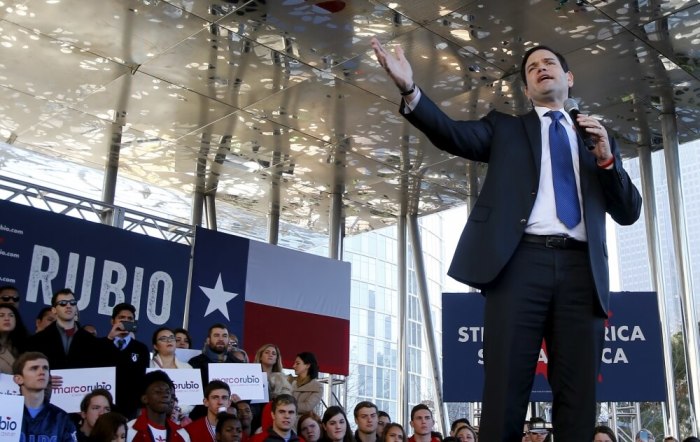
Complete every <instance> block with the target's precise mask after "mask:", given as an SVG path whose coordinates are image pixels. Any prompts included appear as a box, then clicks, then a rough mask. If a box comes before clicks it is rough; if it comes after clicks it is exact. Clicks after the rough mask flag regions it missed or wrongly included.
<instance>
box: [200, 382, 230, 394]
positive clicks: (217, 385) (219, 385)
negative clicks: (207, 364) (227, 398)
mask: <svg viewBox="0 0 700 442" xmlns="http://www.w3.org/2000/svg"><path fill="white" fill-rule="evenodd" d="M214 390H226V391H228V394H229V395H230V394H231V387H229V385H228V384H227V383H226V382H224V381H220V380H218V379H214V380H213V381H209V383H208V384H207V386H206V387H204V399H207V398H209V395H210V394H211V392H212V391H214Z"/></svg>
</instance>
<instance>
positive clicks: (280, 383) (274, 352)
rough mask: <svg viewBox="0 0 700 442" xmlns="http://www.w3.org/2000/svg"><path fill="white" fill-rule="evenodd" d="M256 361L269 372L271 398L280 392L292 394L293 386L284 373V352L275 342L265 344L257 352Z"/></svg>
mask: <svg viewBox="0 0 700 442" xmlns="http://www.w3.org/2000/svg"><path fill="white" fill-rule="evenodd" d="M255 362H258V363H259V364H260V366H261V367H262V370H263V371H264V372H266V373H267V379H268V383H269V385H268V390H269V393H270V400H272V399H274V398H276V397H277V396H278V395H280V394H285V393H287V394H290V393H291V392H292V386H291V384H290V383H289V381H288V380H287V377H286V376H285V375H284V373H282V354H281V353H280V349H279V347H277V346H276V345H275V344H265V345H263V346H262V347H260V348H259V349H258V351H257V353H255Z"/></svg>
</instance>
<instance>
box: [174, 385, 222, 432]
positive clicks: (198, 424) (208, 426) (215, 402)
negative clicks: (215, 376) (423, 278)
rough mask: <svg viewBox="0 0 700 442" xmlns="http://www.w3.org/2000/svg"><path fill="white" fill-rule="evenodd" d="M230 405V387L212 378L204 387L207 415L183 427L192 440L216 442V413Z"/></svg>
mask: <svg viewBox="0 0 700 442" xmlns="http://www.w3.org/2000/svg"><path fill="white" fill-rule="evenodd" d="M230 405H231V389H230V387H229V386H228V384H227V383H226V382H223V381H219V380H213V381H211V382H209V383H208V384H207V387H206V388H205V389H204V406H205V407H207V415H206V416H204V417H202V418H199V419H197V420H195V421H194V422H192V423H191V424H189V425H188V426H187V427H185V429H186V430H187V432H188V433H189V435H190V437H191V438H192V440H195V441H198V442H200V441H201V442H205V441H212V442H216V423H217V422H218V419H217V415H218V414H219V413H221V412H225V411H226V410H227V409H228V407H229V406H230Z"/></svg>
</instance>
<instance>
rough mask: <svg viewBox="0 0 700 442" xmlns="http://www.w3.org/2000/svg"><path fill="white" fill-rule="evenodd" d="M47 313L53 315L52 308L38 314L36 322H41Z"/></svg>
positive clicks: (43, 309)
mask: <svg viewBox="0 0 700 442" xmlns="http://www.w3.org/2000/svg"><path fill="white" fill-rule="evenodd" d="M47 313H51V307H44V308H42V309H41V310H39V313H37V314H36V320H37V321H41V320H42V319H44V316H46V314H47Z"/></svg>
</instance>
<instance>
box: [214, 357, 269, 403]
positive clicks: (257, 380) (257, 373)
mask: <svg viewBox="0 0 700 442" xmlns="http://www.w3.org/2000/svg"><path fill="white" fill-rule="evenodd" d="M214 379H219V380H222V381H224V382H226V383H227V384H228V386H229V387H230V388H231V394H237V395H238V396H239V397H240V398H241V399H263V398H264V396H265V391H264V390H265V389H266V388H267V387H266V385H265V380H266V378H265V376H264V374H263V373H262V370H261V368H260V364H209V380H210V381H213V380H214Z"/></svg>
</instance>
